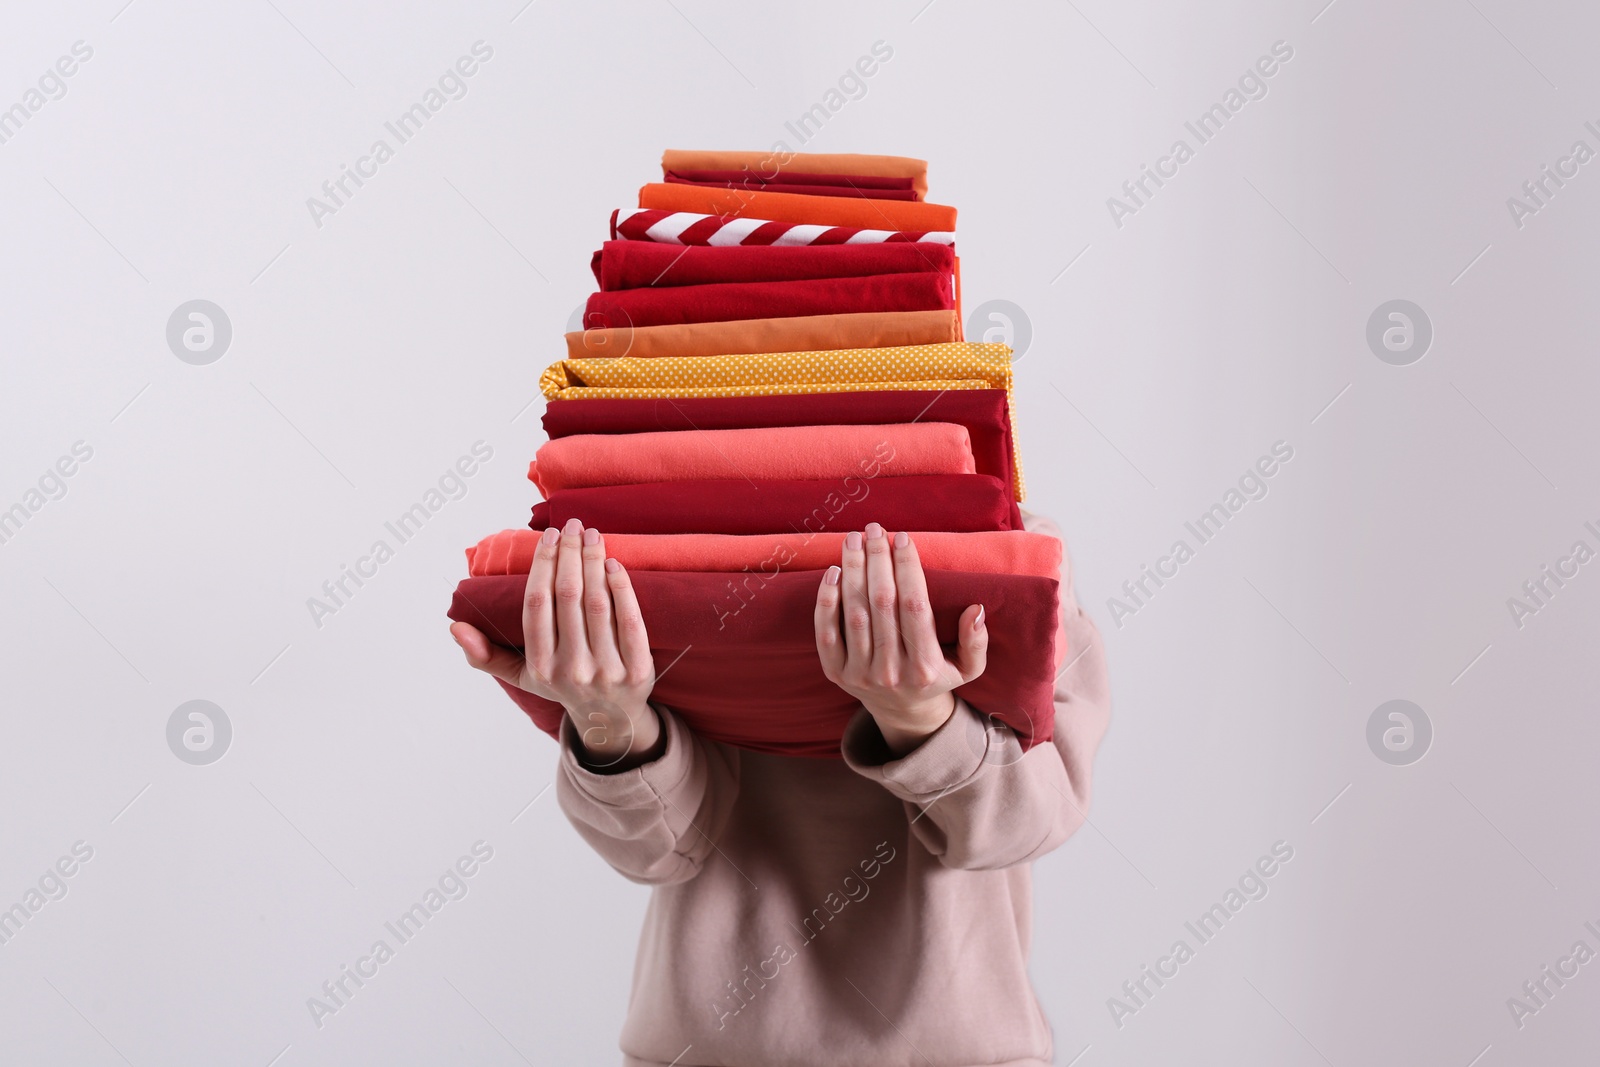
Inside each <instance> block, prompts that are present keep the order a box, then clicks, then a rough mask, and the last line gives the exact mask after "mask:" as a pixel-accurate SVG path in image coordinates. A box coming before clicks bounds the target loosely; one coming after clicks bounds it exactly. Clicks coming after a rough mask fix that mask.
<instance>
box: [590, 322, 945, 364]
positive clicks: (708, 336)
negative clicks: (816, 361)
mask: <svg viewBox="0 0 1600 1067" xmlns="http://www.w3.org/2000/svg"><path fill="white" fill-rule="evenodd" d="M959 340H961V317H960V316H959V315H957V314H956V313H955V312H954V311H865V312H858V313H854V314H848V315H798V316H795V317H794V318H787V319H741V320H736V321H733V322H695V323H687V324H681V325H672V326H636V327H634V328H632V329H629V328H628V327H626V326H623V327H618V328H616V329H609V330H577V331H574V332H572V333H569V334H567V357H568V358H569V359H585V358H589V359H610V358H615V357H618V356H632V357H634V358H636V359H658V358H660V357H662V356H727V355H736V354H738V353H741V352H806V351H814V350H817V349H825V348H890V347H896V346H900V345H931V344H941V343H947V342H950V341H959Z"/></svg>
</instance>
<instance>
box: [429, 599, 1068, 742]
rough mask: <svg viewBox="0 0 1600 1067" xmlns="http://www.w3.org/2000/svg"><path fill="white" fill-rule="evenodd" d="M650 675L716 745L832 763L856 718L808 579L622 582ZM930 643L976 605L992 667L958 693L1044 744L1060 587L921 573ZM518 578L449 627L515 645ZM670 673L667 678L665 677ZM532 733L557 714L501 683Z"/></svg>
mask: <svg viewBox="0 0 1600 1067" xmlns="http://www.w3.org/2000/svg"><path fill="white" fill-rule="evenodd" d="M630 576H631V578H632V582H633V587H634V590H635V592H636V593H637V595H638V599H639V607H640V610H641V612H642V613H643V615H644V619H645V625H646V628H647V629H648V631H649V634H650V649H651V655H652V657H653V658H654V660H655V663H656V673H657V680H656V687H655V691H654V697H653V698H654V699H655V700H658V701H660V702H661V703H662V704H665V705H666V706H668V707H670V708H672V709H673V710H674V711H675V712H677V713H678V714H679V715H681V716H682V717H683V718H684V721H685V722H686V723H687V724H688V725H689V727H690V729H692V730H694V731H695V732H696V733H699V734H700V735H701V736H703V737H706V738H708V739H710V740H713V741H721V742H724V743H726V744H730V745H737V746H739V747H742V748H749V749H755V750H756V751H760V752H771V753H776V754H779V755H788V756H814V757H834V758H837V757H838V755H839V738H840V737H841V736H842V735H843V732H844V727H845V724H846V723H848V722H849V721H850V718H851V717H852V716H853V715H854V714H855V713H856V712H857V711H858V710H859V709H860V704H858V703H857V702H856V701H855V699H854V698H853V697H851V696H849V695H848V694H846V693H845V692H844V691H843V690H841V689H840V688H839V687H838V686H836V685H834V684H833V683H832V682H830V681H828V679H827V677H826V676H824V675H823V673H822V665H821V663H820V661H819V660H818V659H817V647H816V635H815V633H814V631H813V624H812V612H813V608H814V607H815V604H816V596H817V575H816V573H815V572H814V571H795V572H789V573H779V574H776V575H773V576H771V577H766V576H760V575H754V574H746V573H728V572H718V571H686V572H670V571H635V572H631V573H630ZM927 581H928V594H929V599H930V600H931V602H932V605H933V616H934V629H935V631H936V633H937V634H938V638H939V641H940V642H941V643H942V644H944V645H945V646H946V647H947V648H953V647H954V642H955V638H956V625H957V622H958V620H959V619H960V616H961V613H962V611H964V610H965V609H966V607H967V606H968V605H970V604H980V603H981V604H983V605H984V607H985V609H986V611H987V618H988V630H989V652H988V656H989V660H988V667H987V669H986V670H985V671H984V672H983V674H982V675H980V676H979V677H978V678H976V679H975V680H973V681H972V682H969V683H967V684H966V685H963V686H961V687H960V688H958V689H957V690H956V692H957V693H958V694H959V695H960V696H962V697H964V698H965V699H966V700H968V701H969V702H970V703H971V704H972V705H973V706H974V707H977V708H981V709H983V711H984V712H985V713H987V714H989V715H993V716H994V717H995V718H997V719H999V720H1000V721H1002V722H1004V723H1005V724H1006V725H1008V726H1010V727H1011V728H1013V729H1014V730H1016V732H1017V736H1018V738H1019V739H1020V740H1021V741H1022V743H1023V745H1024V746H1025V747H1031V746H1032V745H1034V744H1038V743H1040V742H1043V741H1048V740H1049V739H1050V736H1051V732H1052V728H1053V725H1054V718H1055V704H1054V680H1055V673H1056V671H1057V670H1058V669H1059V667H1060V665H1061V664H1062V663H1064V662H1065V659H1064V656H1065V654H1066V652H1067V649H1066V647H1065V642H1064V639H1063V637H1062V633H1061V629H1060V620H1059V617H1058V615H1059V610H1060V601H1059V589H1058V583H1057V582H1055V581H1052V580H1051V579H1048V578H1036V577H1029V576H1018V575H1005V574H972V573H968V572H963V571H941V570H930V571H928V572H927ZM526 585H527V580H526V579H525V578H524V577H522V576H520V575H499V576H495V577H485V578H467V579H465V580H464V581H462V582H461V583H460V584H459V585H457V587H456V593H455V597H454V598H453V600H452V602H451V605H450V611H449V616H450V618H451V619H452V620H455V621H459V622H467V623H470V624H472V625H473V626H476V627H477V628H478V629H480V630H482V631H483V632H484V633H485V634H486V635H487V636H488V637H489V639H490V640H491V641H494V642H495V643H497V644H500V645H504V646H507V647H513V648H520V647H521V645H522V601H523V592H524V589H525V587H526ZM669 666H670V668H671V669H670V670H669V669H668V667H669ZM501 685H502V688H504V689H505V690H506V693H507V695H509V696H510V697H511V699H512V700H514V701H515V702H516V703H517V705H518V706H519V707H521V708H522V710H523V711H525V712H526V713H527V714H528V716H529V717H530V718H532V720H533V721H534V723H535V725H537V726H538V727H539V728H540V729H541V730H543V731H545V732H546V733H548V734H550V735H551V736H555V734H556V732H557V730H558V729H559V727H560V723H561V717H562V716H563V715H564V714H565V712H564V710H563V709H562V708H561V706H560V705H559V704H555V703H552V702H550V701H547V700H543V699H541V698H539V697H536V696H534V695H533V694H531V693H527V692H524V691H522V690H519V689H515V688H513V687H510V686H506V685H504V683H501Z"/></svg>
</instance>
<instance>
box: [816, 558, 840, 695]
mask: <svg viewBox="0 0 1600 1067" xmlns="http://www.w3.org/2000/svg"><path fill="white" fill-rule="evenodd" d="M841 574H842V572H841V571H840V569H839V568H838V567H829V568H828V569H827V570H826V571H824V572H823V573H822V581H821V583H819V584H818V586H817V608H816V612H815V613H814V615H813V623H814V625H815V628H816V631H817V656H818V658H820V659H821V660H822V673H823V674H825V675H827V676H828V678H829V680H830V681H831V680H833V679H836V678H838V677H839V676H840V673H841V672H842V671H843V670H844V662H845V648H844V638H843V636H842V635H840V633H839V578H840V576H841Z"/></svg>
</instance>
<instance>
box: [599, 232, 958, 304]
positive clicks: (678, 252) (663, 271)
mask: <svg viewBox="0 0 1600 1067" xmlns="http://www.w3.org/2000/svg"><path fill="white" fill-rule="evenodd" d="M955 263H956V254H955V249H953V248H952V247H951V246H950V245H941V244H930V243H927V242H915V243H909V244H863V245H814V246H807V247H803V248H772V247H762V246H756V245H735V246H732V247H727V248H714V247H706V246H697V245H687V246H683V247H677V246H674V245H667V244H658V243H656V242H654V241H607V242H606V243H605V245H604V246H603V247H602V248H601V249H600V251H598V252H596V253H595V254H594V258H593V260H592V261H591V263H590V266H591V267H592V268H593V270H594V276H595V280H596V281H597V282H599V283H600V288H601V289H602V290H604V291H606V292H611V291H613V290H617V289H643V288H646V287H651V288H661V287H669V286H683V285H694V286H699V285H715V284H719V283H728V282H785V281H802V280H805V279H810V278H861V277H865V276H868V275H873V274H915V273H928V274H954V272H955Z"/></svg>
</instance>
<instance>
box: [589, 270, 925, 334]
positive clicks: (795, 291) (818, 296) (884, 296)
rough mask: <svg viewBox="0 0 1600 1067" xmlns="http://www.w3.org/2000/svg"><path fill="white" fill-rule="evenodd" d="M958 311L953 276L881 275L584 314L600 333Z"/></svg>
mask: <svg viewBox="0 0 1600 1067" xmlns="http://www.w3.org/2000/svg"><path fill="white" fill-rule="evenodd" d="M954 307H955V281H954V279H953V278H952V277H951V276H950V275H948V274H930V273H910V274H880V275H877V276H875V277H870V278H811V279H807V280H805V281H793V282H729V283H726V284H722V285H680V286H676V287H673V288H665V289H654V288H646V289H623V290H620V291H618V292H612V293H606V292H600V293H594V294H593V295H591V296H590V297H589V303H588V305H587V306H586V307H585V309H584V318H583V324H584V327H585V328H587V329H591V330H594V329H609V328H614V327H624V326H663V325H668V324H673V323H686V322H726V321H728V320H729V319H780V318H792V317H794V316H797V315H837V314H843V313H848V312H858V311H940V310H949V309H951V308H954Z"/></svg>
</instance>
